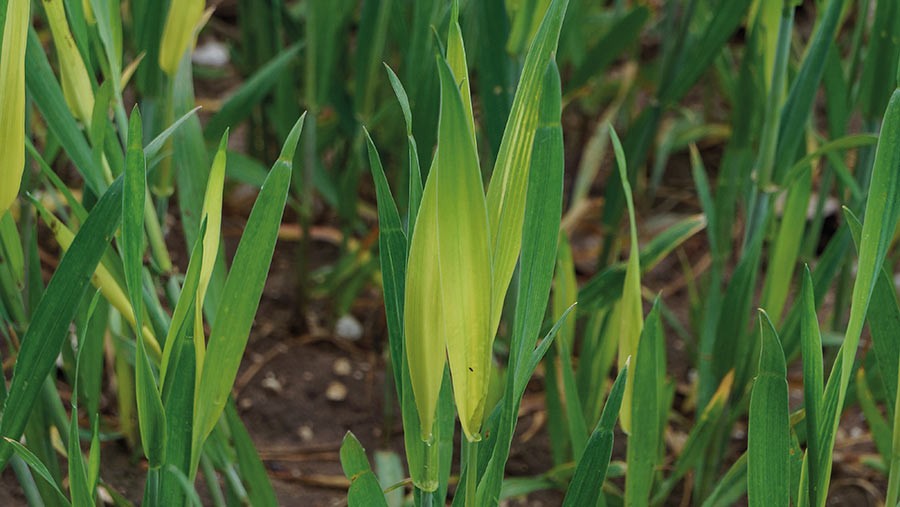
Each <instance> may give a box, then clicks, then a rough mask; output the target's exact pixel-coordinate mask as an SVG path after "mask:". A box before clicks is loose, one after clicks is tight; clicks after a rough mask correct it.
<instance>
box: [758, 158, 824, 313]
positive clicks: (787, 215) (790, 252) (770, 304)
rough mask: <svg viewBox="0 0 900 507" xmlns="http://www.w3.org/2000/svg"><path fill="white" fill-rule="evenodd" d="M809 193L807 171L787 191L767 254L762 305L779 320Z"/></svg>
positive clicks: (810, 191) (786, 293) (791, 272)
mask: <svg viewBox="0 0 900 507" xmlns="http://www.w3.org/2000/svg"><path fill="white" fill-rule="evenodd" d="M811 193H812V175H811V174H810V173H809V172H807V173H806V174H805V175H803V176H801V177H800V178H798V179H797V181H796V182H794V184H793V185H792V186H791V188H790V189H789V190H788V194H787V200H786V202H785V206H784V214H783V215H782V218H781V224H779V227H778V234H777V236H776V237H775V243H774V245H773V248H772V251H771V253H770V254H769V255H770V258H769V269H768V273H767V274H766V282H765V285H764V286H763V298H762V308H764V309H765V310H766V311H767V312H768V313H769V316H770V317H771V319H772V322H775V323H778V322H780V321H781V313H782V310H783V309H784V303H785V301H786V300H787V296H788V289H790V285H791V279H792V278H793V276H794V266H795V265H796V264H797V257H798V256H799V255H800V243H801V241H802V239H803V232H804V230H805V229H806V209H807V207H808V205H809V198H810V194H811Z"/></svg>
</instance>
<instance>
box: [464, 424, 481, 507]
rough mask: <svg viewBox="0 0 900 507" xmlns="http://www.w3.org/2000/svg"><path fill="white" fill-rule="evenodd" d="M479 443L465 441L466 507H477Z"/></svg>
mask: <svg viewBox="0 0 900 507" xmlns="http://www.w3.org/2000/svg"><path fill="white" fill-rule="evenodd" d="M477 444H478V442H472V441H470V440H468V439H466V440H465V443H464V444H463V445H465V451H466V452H465V453H464V454H463V456H464V457H465V460H466V497H465V498H466V503H465V505H466V507H475V491H476V488H477V487H478V448H477Z"/></svg>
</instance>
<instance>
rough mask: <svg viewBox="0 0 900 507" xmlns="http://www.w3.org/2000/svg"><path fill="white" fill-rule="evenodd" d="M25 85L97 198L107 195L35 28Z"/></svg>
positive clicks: (104, 185)
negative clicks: (104, 193)
mask: <svg viewBox="0 0 900 507" xmlns="http://www.w3.org/2000/svg"><path fill="white" fill-rule="evenodd" d="M25 84H26V86H27V88H28V93H29V94H30V95H31V97H32V100H34V103H35V105H36V106H37V108H38V110H39V111H40V112H41V115H42V116H43V117H44V119H45V120H46V124H47V128H48V129H49V130H50V132H52V133H53V135H54V136H55V137H56V138H57V139H59V142H60V144H61V145H62V147H63V148H64V149H65V151H66V154H67V155H68V156H69V159H70V160H72V163H73V164H75V168H76V169H78V172H79V173H81V175H82V176H83V177H84V181H85V183H86V184H87V185H88V187H90V189H91V190H92V191H93V192H94V193H95V194H97V195H100V194H102V193H103V190H104V189H105V188H106V181H105V180H104V179H103V175H102V174H101V169H100V166H99V165H96V164H94V161H93V156H92V155H91V147H90V146H88V143H87V141H85V139H84V135H83V134H82V133H81V129H79V128H78V124H77V123H76V122H75V118H74V117H73V116H72V112H71V111H70V110H69V107H68V106H67V105H66V99H65V97H63V93H62V89H60V87H59V83H58V82H57V80H56V76H55V75H54V74H53V69H52V68H51V67H50V62H49V61H47V55H46V54H45V53H44V49H43V46H42V45H41V42H40V39H38V36H37V34H36V33H35V31H34V29H31V30H29V33H28V47H27V49H26V52H25Z"/></svg>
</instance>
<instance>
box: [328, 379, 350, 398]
mask: <svg viewBox="0 0 900 507" xmlns="http://www.w3.org/2000/svg"><path fill="white" fill-rule="evenodd" d="M325 397H326V398H328V399H329V400H331V401H344V400H345V399H347V386H345V385H344V384H341V383H340V382H331V383H330V384H328V388H327V389H325Z"/></svg>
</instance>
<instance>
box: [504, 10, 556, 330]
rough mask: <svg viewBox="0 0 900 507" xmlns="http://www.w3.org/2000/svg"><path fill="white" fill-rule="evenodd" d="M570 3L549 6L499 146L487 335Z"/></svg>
mask: <svg viewBox="0 0 900 507" xmlns="http://www.w3.org/2000/svg"><path fill="white" fill-rule="evenodd" d="M568 3H569V2H568V0H553V1H552V2H551V3H550V6H549V7H547V11H546V13H545V14H544V18H543V21H541V24H540V27H539V28H538V30H537V33H536V34H535V36H534V39H533V41H532V43H531V46H530V47H529V49H528V53H527V55H526V56H525V64H524V66H523V67H522V75H521V77H520V78H519V83H518V86H517V87H516V94H515V97H514V98H513V103H512V108H511V109H510V113H509V118H508V119H507V121H506V129H505V130H504V132H503V140H502V141H501V142H500V149H499V151H498V153H497V160H496V162H495V164H494V169H493V172H492V173H491V182H490V184H489V186H488V192H487V208H488V217H489V224H490V228H489V230H490V234H491V239H490V247H491V255H492V259H493V260H492V262H491V266H492V268H493V282H492V288H491V299H492V303H491V312H492V317H491V334H492V335H493V334H494V333H495V332H496V329H497V327H498V326H499V325H500V314H501V311H502V307H503V299H504V297H505V296H506V289H507V288H508V287H509V282H510V280H511V279H512V274H513V270H514V269H515V267H516V261H517V259H518V258H519V251H520V250H521V248H522V229H521V228H520V224H522V223H523V219H524V216H525V201H526V194H527V188H528V181H529V177H528V175H527V171H528V170H529V168H530V165H531V162H530V160H531V156H532V148H531V147H532V144H533V142H534V135H535V130H536V129H537V127H538V108H539V107H540V103H541V101H542V96H543V95H542V93H543V91H542V87H543V86H544V80H545V74H546V72H547V64H548V63H549V62H550V60H551V59H552V58H553V53H554V52H555V50H556V46H557V42H558V40H559V31H560V28H561V27H562V22H563V18H564V17H565V13H566V7H567V6H568Z"/></svg>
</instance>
